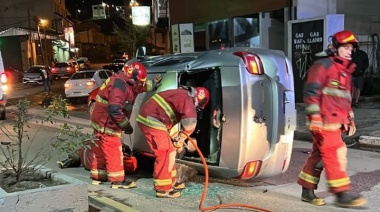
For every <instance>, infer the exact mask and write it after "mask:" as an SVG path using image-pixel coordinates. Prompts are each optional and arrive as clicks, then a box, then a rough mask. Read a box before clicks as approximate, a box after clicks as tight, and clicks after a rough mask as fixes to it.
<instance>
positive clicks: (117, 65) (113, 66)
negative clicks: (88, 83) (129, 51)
mask: <svg viewBox="0 0 380 212" xmlns="http://www.w3.org/2000/svg"><path fill="white" fill-rule="evenodd" d="M126 62H127V60H125V59H115V60H114V61H112V63H109V64H107V65H104V66H102V69H106V70H111V71H113V72H114V73H117V72H119V71H120V70H121V69H123V67H124V65H125V63H126Z"/></svg>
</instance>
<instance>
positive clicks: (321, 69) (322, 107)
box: [303, 56, 355, 130]
mask: <svg viewBox="0 0 380 212" xmlns="http://www.w3.org/2000/svg"><path fill="white" fill-rule="evenodd" d="M354 69H355V64H354V63H352V62H351V61H350V60H347V59H344V58H342V57H339V56H331V57H327V58H323V59H320V60H317V61H316V62H315V63H314V64H313V65H312V66H311V67H310V69H309V71H308V77H307V80H306V82H305V85H304V90H303V99H304V103H305V105H306V108H305V109H306V114H307V115H314V114H319V115H321V117H322V120H323V129H324V130H337V129H339V128H341V127H342V124H349V121H350V119H352V118H354V114H353V112H352V109H351V74H352V72H353V71H354Z"/></svg>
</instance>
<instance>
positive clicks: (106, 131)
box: [90, 121, 121, 138]
mask: <svg viewBox="0 0 380 212" xmlns="http://www.w3.org/2000/svg"><path fill="white" fill-rule="evenodd" d="M90 125H91V127H92V128H93V129H94V130H96V131H99V132H102V133H104V134H107V135H112V136H116V137H119V138H120V137H121V131H116V130H112V129H110V128H106V127H101V126H99V125H98V124H96V123H94V122H92V121H91V123H90Z"/></svg>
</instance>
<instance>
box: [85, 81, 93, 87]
mask: <svg viewBox="0 0 380 212" xmlns="http://www.w3.org/2000/svg"><path fill="white" fill-rule="evenodd" d="M94 85H95V81H92V80H91V81H87V82H86V86H87V87H88V88H90V87H93V86H94Z"/></svg>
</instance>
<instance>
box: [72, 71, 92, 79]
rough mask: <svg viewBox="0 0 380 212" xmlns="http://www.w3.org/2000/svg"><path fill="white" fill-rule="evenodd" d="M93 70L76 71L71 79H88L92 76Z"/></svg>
mask: <svg viewBox="0 0 380 212" xmlns="http://www.w3.org/2000/svg"><path fill="white" fill-rule="evenodd" d="M94 74H95V72H77V73H75V74H74V75H73V76H72V77H71V79H90V78H92V77H93V76H94Z"/></svg>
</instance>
